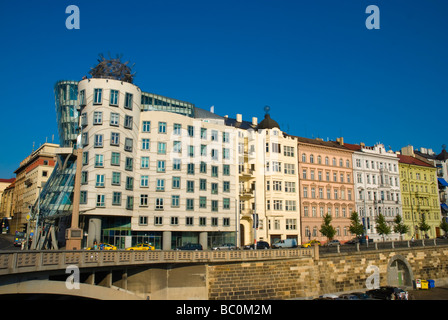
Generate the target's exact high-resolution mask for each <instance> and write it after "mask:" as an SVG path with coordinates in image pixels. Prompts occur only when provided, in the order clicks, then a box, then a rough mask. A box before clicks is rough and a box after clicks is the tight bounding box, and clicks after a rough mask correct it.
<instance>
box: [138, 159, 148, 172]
mask: <svg viewBox="0 0 448 320" xmlns="http://www.w3.org/2000/svg"><path fill="white" fill-rule="evenodd" d="M140 168H142V169H147V168H149V157H142V158H141V160H140Z"/></svg>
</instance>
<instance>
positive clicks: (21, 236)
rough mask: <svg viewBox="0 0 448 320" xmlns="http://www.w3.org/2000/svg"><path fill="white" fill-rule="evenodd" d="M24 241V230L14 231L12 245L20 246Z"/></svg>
mask: <svg viewBox="0 0 448 320" xmlns="http://www.w3.org/2000/svg"><path fill="white" fill-rule="evenodd" d="M25 241H26V234H25V232H19V231H16V234H15V236H14V247H21V246H22V242H25Z"/></svg>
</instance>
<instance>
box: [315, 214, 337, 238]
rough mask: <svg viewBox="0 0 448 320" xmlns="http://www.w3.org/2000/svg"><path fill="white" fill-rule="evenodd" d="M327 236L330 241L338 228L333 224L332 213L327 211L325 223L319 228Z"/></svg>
mask: <svg viewBox="0 0 448 320" xmlns="http://www.w3.org/2000/svg"><path fill="white" fill-rule="evenodd" d="M319 231H320V232H321V233H322V234H323V235H324V236H325V237H327V238H328V242H330V241H331V240H333V238H334V235H335V234H336V229H335V228H334V227H333V226H332V225H331V214H329V213H327V214H326V215H325V217H324V223H323V224H322V225H321V226H320V230H319Z"/></svg>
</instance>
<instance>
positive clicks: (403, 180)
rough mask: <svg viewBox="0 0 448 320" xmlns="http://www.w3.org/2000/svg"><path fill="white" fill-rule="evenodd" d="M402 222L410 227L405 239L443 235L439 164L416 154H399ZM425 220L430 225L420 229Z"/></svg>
mask: <svg viewBox="0 0 448 320" xmlns="http://www.w3.org/2000/svg"><path fill="white" fill-rule="evenodd" d="M398 157H399V171H400V188H401V199H402V204H403V222H404V223H405V224H406V225H407V226H409V232H408V233H407V234H406V236H405V237H406V239H411V238H412V237H414V238H415V239H422V238H425V237H429V238H435V237H438V236H440V235H441V230H440V227H439V226H440V222H441V217H440V209H439V208H440V204H439V197H438V191H437V172H436V167H434V166H433V165H431V164H430V163H428V162H425V161H422V160H420V159H417V158H415V157H413V156H409V155H403V154H399V155H398ZM422 221H424V222H425V223H426V224H427V225H428V226H429V227H430V228H429V230H427V231H422V230H420V229H421V228H420V226H421V225H422Z"/></svg>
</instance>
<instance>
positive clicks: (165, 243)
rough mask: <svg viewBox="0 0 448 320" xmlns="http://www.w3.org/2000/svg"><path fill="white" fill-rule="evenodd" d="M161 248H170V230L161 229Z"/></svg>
mask: <svg viewBox="0 0 448 320" xmlns="http://www.w3.org/2000/svg"><path fill="white" fill-rule="evenodd" d="M162 237H163V238H162V250H171V231H163V234H162Z"/></svg>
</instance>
